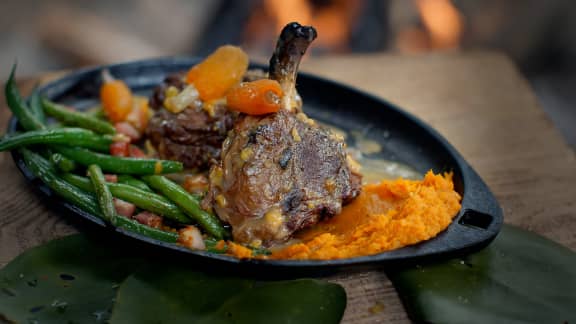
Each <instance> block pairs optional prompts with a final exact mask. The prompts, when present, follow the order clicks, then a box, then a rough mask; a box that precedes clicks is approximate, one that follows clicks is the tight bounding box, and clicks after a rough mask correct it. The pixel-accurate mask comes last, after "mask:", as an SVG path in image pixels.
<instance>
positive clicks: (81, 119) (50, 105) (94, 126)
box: [42, 98, 116, 134]
mask: <svg viewBox="0 0 576 324" xmlns="http://www.w3.org/2000/svg"><path fill="white" fill-rule="evenodd" d="M42 106H43V107H44V111H45V112H46V113H47V114H48V115H50V116H52V117H54V118H56V119H58V120H59V121H61V122H62V123H64V124H65V125H71V126H78V127H82V128H86V129H90V130H93V131H95V132H96V133H100V134H114V133H116V129H115V128H114V126H112V125H111V124H110V123H108V122H105V121H102V120H99V119H97V118H94V117H92V116H89V115H87V114H84V113H81V112H78V111H71V110H69V109H67V108H66V107H64V106H62V105H59V104H57V103H54V102H52V101H50V100H47V99H46V98H43V99H42Z"/></svg>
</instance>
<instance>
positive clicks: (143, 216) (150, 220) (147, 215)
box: [133, 211, 162, 228]
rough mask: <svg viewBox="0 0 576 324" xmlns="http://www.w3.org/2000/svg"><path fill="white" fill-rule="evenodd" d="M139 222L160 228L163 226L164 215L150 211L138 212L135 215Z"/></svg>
mask: <svg viewBox="0 0 576 324" xmlns="http://www.w3.org/2000/svg"><path fill="white" fill-rule="evenodd" d="M133 218H134V219H135V220H136V221H137V222H138V223H140V224H144V225H146V226H150V227H154V228H160V227H162V217H160V216H158V215H156V214H154V213H151V212H149V211H143V212H141V213H138V214H137V215H136V216H134V217H133Z"/></svg>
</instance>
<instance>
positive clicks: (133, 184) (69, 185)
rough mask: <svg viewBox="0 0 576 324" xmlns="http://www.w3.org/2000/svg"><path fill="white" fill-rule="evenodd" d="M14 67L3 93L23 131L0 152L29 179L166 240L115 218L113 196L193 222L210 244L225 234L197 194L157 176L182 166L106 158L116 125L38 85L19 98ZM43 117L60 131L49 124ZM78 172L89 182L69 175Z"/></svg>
mask: <svg viewBox="0 0 576 324" xmlns="http://www.w3.org/2000/svg"><path fill="white" fill-rule="evenodd" d="M15 69H16V66H15V65H14V67H13V68H12V71H11V73H10V77H9V79H8V81H7V83H6V87H5V95H6V101H7V103H8V106H9V107H10V110H11V111H12V113H13V114H14V116H15V117H16V118H17V119H18V122H19V124H20V126H21V127H22V129H23V130H24V132H21V133H14V134H10V135H5V136H4V137H3V138H1V139H0V151H6V150H17V151H18V152H19V153H20V155H21V156H22V158H23V160H24V162H25V164H26V166H27V167H28V169H29V170H30V171H31V172H32V174H34V176H36V177H37V178H39V179H40V180H42V182H44V183H45V184H46V185H47V186H48V187H49V188H50V189H51V190H52V191H53V192H54V193H55V194H57V195H59V196H60V197H62V198H64V199H65V200H67V201H68V202H70V203H72V204H73V205H75V206H77V207H78V208H80V209H81V210H83V211H85V212H88V213H90V214H92V215H95V216H97V217H99V218H101V219H103V220H105V221H107V222H109V223H110V224H112V225H113V226H115V227H118V228H122V229H124V230H127V231H129V232H133V233H138V234H141V235H144V236H148V237H150V238H153V239H156V240H160V241H164V242H171V243H176V242H177V241H178V234H177V233H174V232H170V231H165V230H162V229H158V228H152V227H149V226H146V225H143V224H140V223H138V222H137V221H135V220H134V219H130V218H126V217H123V216H119V215H118V214H117V212H116V209H115V207H114V201H113V199H114V198H117V199H121V200H124V201H127V202H129V203H132V204H134V205H135V206H136V207H138V208H140V209H143V210H148V211H151V212H153V213H155V214H158V215H161V216H163V217H165V218H167V219H170V220H172V221H174V222H176V223H179V224H197V225H198V226H199V227H201V228H202V229H203V230H204V232H205V233H206V234H207V235H208V236H207V237H206V240H207V242H212V243H214V244H215V243H216V242H218V240H221V239H226V238H228V237H229V233H228V232H227V231H226V229H225V228H224V227H223V225H222V224H221V222H220V220H219V219H218V218H217V217H216V216H214V215H213V214H211V213H209V212H207V211H205V210H203V209H202V208H201V207H200V201H199V199H198V198H197V197H195V196H193V195H191V194H190V193H188V192H187V191H186V190H184V188H182V187H181V186H180V185H178V184H176V183H174V182H172V181H171V180H168V179H167V178H166V177H164V176H161V175H159V174H162V173H174V172H180V171H182V170H183V165H182V163H181V162H177V161H167V160H158V159H140V158H128V157H116V156H111V155H109V154H108V152H109V150H110V145H111V144H112V143H113V136H112V134H114V133H115V128H114V126H112V125H111V124H110V123H108V122H107V121H105V120H102V119H100V118H98V117H96V116H93V115H91V114H86V113H81V112H77V111H71V110H70V109H68V108H66V107H65V106H62V105H59V104H56V103H54V102H51V101H49V100H47V99H45V98H42V97H41V94H40V92H39V90H38V88H37V87H36V88H35V89H34V90H33V92H32V94H31V95H30V97H29V98H28V100H27V101H26V100H24V99H23V98H22V96H21V95H20V92H19V90H18V88H17V86H16V83H15V80H14V75H15ZM46 116H51V117H53V118H55V119H56V120H57V121H58V122H59V123H60V124H61V125H63V126H61V125H58V126H57V127H53V125H52V124H51V125H50V126H48V125H47V124H46ZM70 126H73V127H70ZM34 150H35V151H36V152H35V151H34ZM82 170H85V171H84V172H86V174H87V175H88V178H87V177H83V176H80V175H78V174H74V173H72V172H75V171H76V172H82ZM104 172H107V173H112V174H117V175H118V183H112V182H106V180H105V176H104V174H103V173H104ZM139 177H141V178H139ZM214 244H212V245H214ZM208 245H210V244H208ZM208 250H211V249H208ZM215 252H218V253H221V252H222V251H215Z"/></svg>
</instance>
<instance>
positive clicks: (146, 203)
mask: <svg viewBox="0 0 576 324" xmlns="http://www.w3.org/2000/svg"><path fill="white" fill-rule="evenodd" d="M62 178H63V179H64V180H66V181H68V182H70V183H71V184H73V185H75V186H76V187H78V188H80V189H82V190H86V191H89V192H93V191H94V188H92V186H91V185H90V180H88V179H87V178H84V177H80V176H77V175H74V174H70V173H67V174H63V175H62ZM108 188H110V192H111V193H112V196H114V197H116V198H119V199H122V200H125V201H127V202H129V203H133V204H134V205H136V206H138V207H140V208H142V209H145V210H149V211H151V212H153V213H155V214H158V215H162V216H164V217H166V218H170V219H173V220H175V221H178V222H180V223H184V224H190V223H191V220H190V219H189V218H188V217H187V216H186V215H184V214H183V213H182V211H181V210H180V208H178V206H176V205H175V204H174V203H172V202H171V201H170V200H168V199H166V198H164V197H162V196H160V195H158V194H155V193H152V192H147V191H144V190H140V189H138V188H135V187H132V186H129V185H125V184H121V183H108Z"/></svg>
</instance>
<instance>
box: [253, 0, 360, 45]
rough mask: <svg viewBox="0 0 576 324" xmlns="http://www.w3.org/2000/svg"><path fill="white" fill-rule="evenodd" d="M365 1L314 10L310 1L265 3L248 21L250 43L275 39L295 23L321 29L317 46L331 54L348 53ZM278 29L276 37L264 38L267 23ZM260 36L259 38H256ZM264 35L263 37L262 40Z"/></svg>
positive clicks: (340, 1) (341, 1)
mask: <svg viewBox="0 0 576 324" xmlns="http://www.w3.org/2000/svg"><path fill="white" fill-rule="evenodd" d="M361 5H362V1H347V0H333V1H330V2H329V3H327V4H326V5H323V6H320V7H314V6H313V5H312V3H311V2H310V1H309V0H290V1H283V0H264V2H263V6H262V8H260V10H256V11H255V13H254V15H253V16H252V17H251V19H250V20H249V22H248V28H247V37H246V39H247V40H248V41H251V40H254V38H269V39H275V36H276V35H278V33H279V32H280V31H281V30H282V28H283V27H284V26H285V25H286V24H287V23H290V22H292V21H297V22H299V23H300V24H302V25H312V26H314V27H315V28H316V30H318V39H317V40H316V41H315V45H314V46H315V47H316V48H321V49H327V50H331V51H345V50H347V46H348V41H349V38H350V32H351V27H352V23H353V21H354V20H355V18H356V16H357V15H358V13H359V11H360V9H361ZM270 23H271V24H273V25H274V26H275V28H276V30H275V31H274V32H275V34H274V35H262V34H263V33H265V32H264V31H263V30H268V32H270V31H271V30H269V28H262V27H263V26H266V24H268V26H269V24H270ZM257 34H259V35H260V36H256V35H257ZM262 36H264V37H262Z"/></svg>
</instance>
